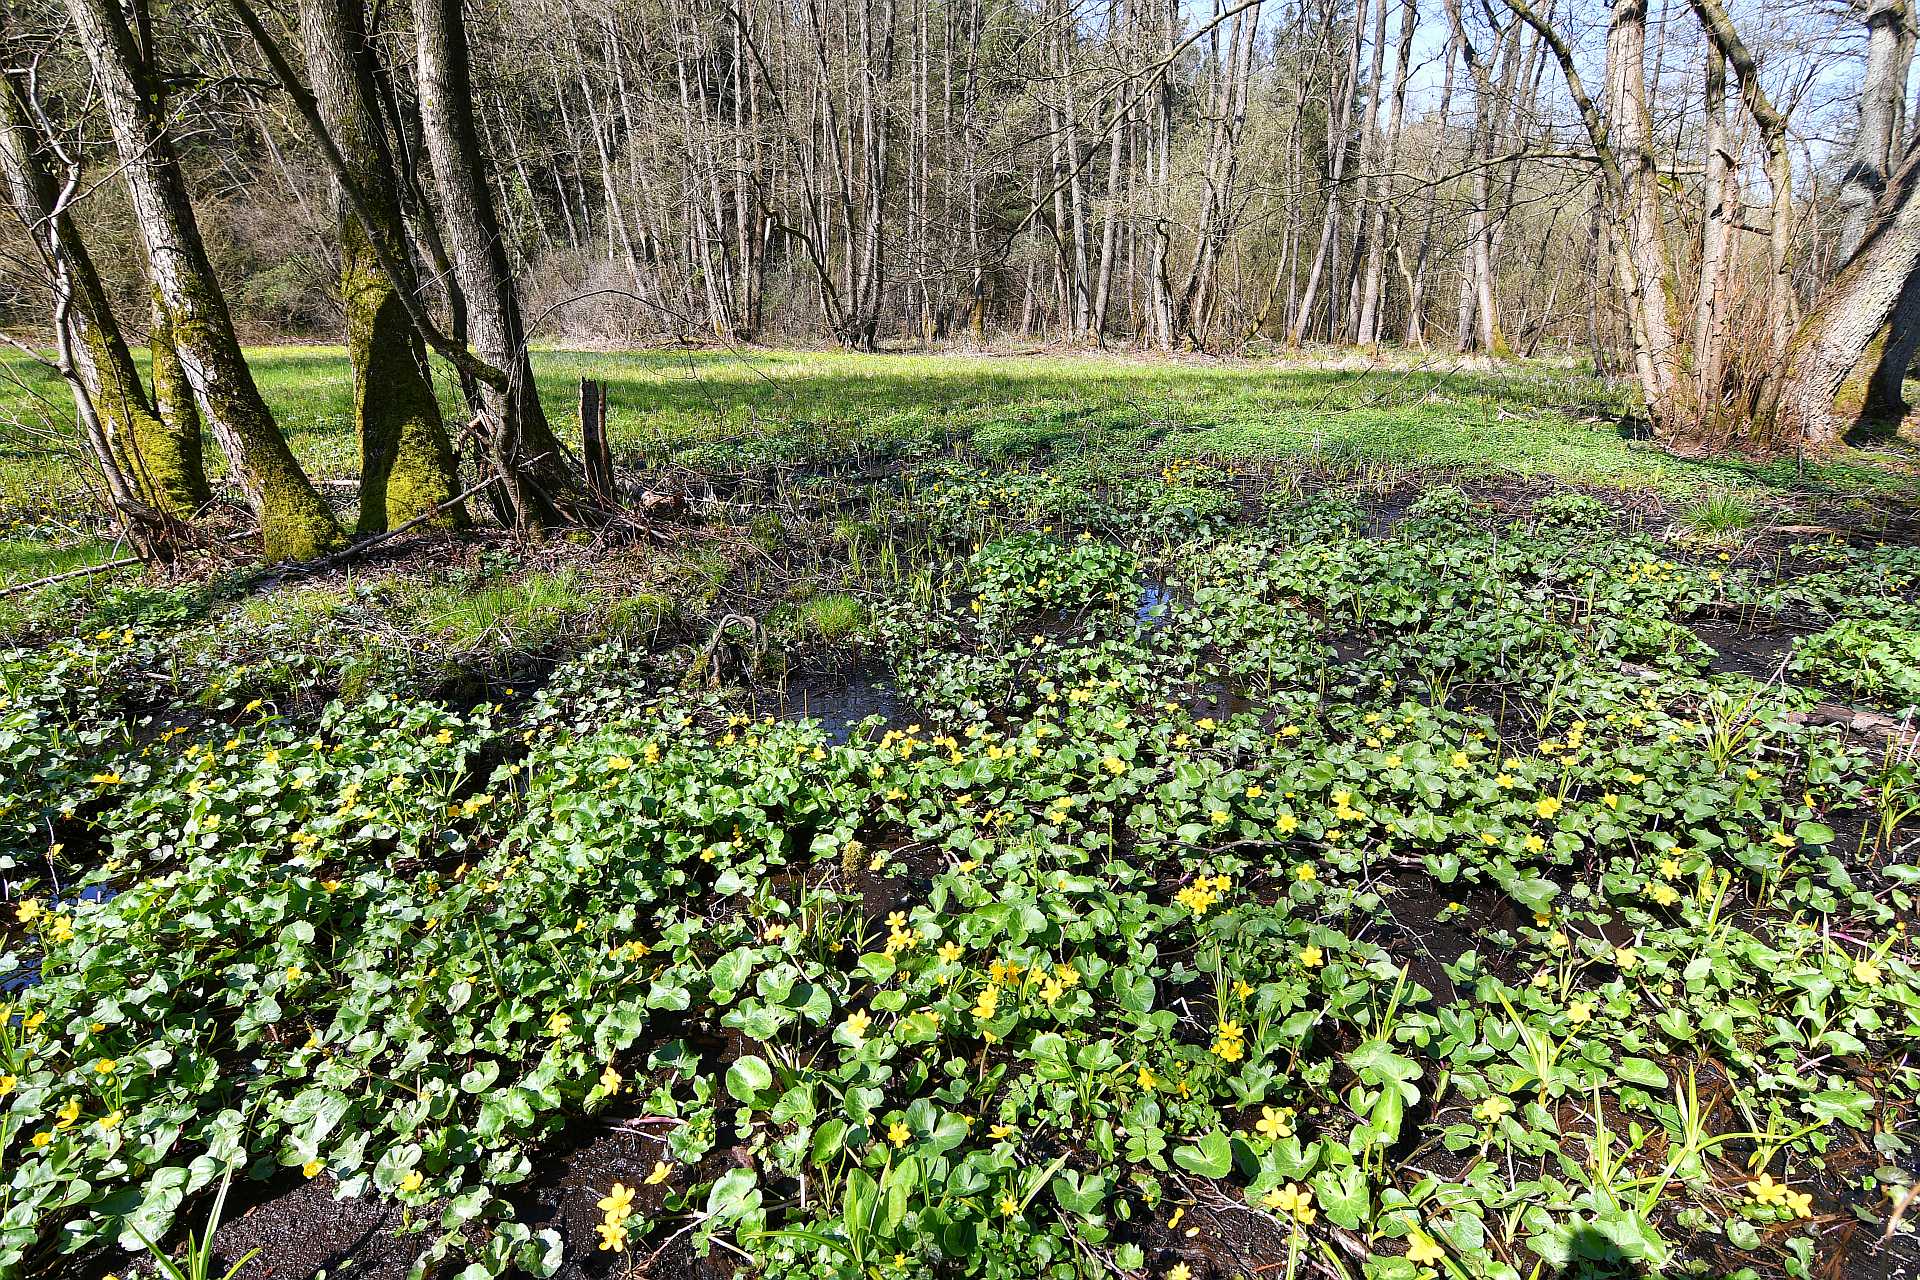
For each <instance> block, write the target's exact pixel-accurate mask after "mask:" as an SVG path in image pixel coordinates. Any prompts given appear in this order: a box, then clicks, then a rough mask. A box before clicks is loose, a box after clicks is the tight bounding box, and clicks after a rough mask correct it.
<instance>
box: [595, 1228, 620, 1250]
mask: <svg viewBox="0 0 1920 1280" xmlns="http://www.w3.org/2000/svg"><path fill="white" fill-rule="evenodd" d="M594 1230H595V1231H597V1232H599V1233H600V1247H601V1248H602V1249H603V1250H605V1249H611V1250H612V1251H613V1252H615V1253H625V1252H626V1249H627V1227H626V1224H625V1223H624V1222H603V1223H601V1224H600V1225H599V1226H597V1227H595V1228H594Z"/></svg>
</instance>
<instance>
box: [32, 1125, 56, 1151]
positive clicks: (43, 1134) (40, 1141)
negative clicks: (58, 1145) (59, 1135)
mask: <svg viewBox="0 0 1920 1280" xmlns="http://www.w3.org/2000/svg"><path fill="white" fill-rule="evenodd" d="M52 1141H53V1135H52V1134H50V1133H48V1132H47V1131H46V1130H45V1129H42V1130H41V1131H40V1132H38V1133H36V1134H34V1135H33V1145H34V1146H36V1147H44V1146H46V1145H47V1144H48V1143H50V1142H52Z"/></svg>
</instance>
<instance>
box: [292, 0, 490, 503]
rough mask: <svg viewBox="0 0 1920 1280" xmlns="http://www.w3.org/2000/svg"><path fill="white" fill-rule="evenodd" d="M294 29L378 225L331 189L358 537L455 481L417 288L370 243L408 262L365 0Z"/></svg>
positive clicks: (305, 19)
mask: <svg viewBox="0 0 1920 1280" xmlns="http://www.w3.org/2000/svg"><path fill="white" fill-rule="evenodd" d="M300 32H301V38H302V41H303V42H304V44H305V46H306V54H307V70H308V76H309V78H310V79H311V81H312V85H313V92H314V98H315V101H316V103H317V105H318V107H319V111H320V116H321V119H322V120H323V121H324V122H325V125H326V127H327V131H328V132H329V133H330V134H331V135H332V137H333V141H334V144H335V146H336V147H338V149H339V152H340V156H341V159H342V160H343V161H344V163H345V166H346V169H347V172H348V176H349V180H350V181H352V182H353V184H354V187H355V188H356V190H357V191H358V192H359V193H360V198H361V201H362V203H363V204H364V205H365V207H366V209H367V211H368V214H369V215H370V217H371V218H373V219H374V220H375V221H376V222H377V223H378V224H379V225H378V226H376V227H371V228H370V227H369V226H368V225H367V224H366V223H364V222H363V221H362V220H361V218H360V216H359V214H358V213H356V211H355V209H354V207H353V203H352V202H351V201H350V200H349V199H348V198H347V196H346V194H345V192H344V191H341V190H338V189H336V191H335V199H336V201H337V204H338V211H337V218H338V226H339V237H340V299H341V302H342V303H343V304H344V306H345V309H346V314H347V350H348V354H349V356H350V357H351V359H352V362H353V416H354V425H355V428H356V429H357V431H358V434H359V438H360V520H359V531H360V532H361V533H383V532H385V531H386V530H388V529H390V528H395V527H397V526H399V525H402V524H405V523H407V522H408V521H410V520H415V519H418V518H419V517H421V516H424V515H427V514H428V513H430V512H433V511H434V509H435V508H436V507H439V506H441V505H442V504H445V503H449V502H450V501H451V500H452V499H453V498H454V497H455V496H456V495H457V494H458V493H459V491H460V484H459V475H458V470H457V468H456V466H455V462H454V456H453V447H452V445H451V444H450V443H449V442H448V440H447V431H446V426H445V424H444V423H443V422H442V421H441V417H440V403H439V400H438V399H437V398H436V397H435V395H434V391H433V381H432V378H431V376H430V374H429V371H428V367H427V360H426V347H425V344H424V342H423V341H422V339H421V336H420V334H419V332H418V331H417V330H416V329H415V328H414V325H413V321H412V318H411V317H410V316H409V315H408V314H407V307H406V302H405V300H404V299H402V298H401V297H400V294H399V291H400V290H401V289H414V290H415V295H414V296H416V297H418V296H419V295H418V291H417V289H416V287H415V282H414V281H412V280H394V279H393V278H392V277H390V276H389V275H388V273H387V271H386V270H385V269H384V268H383V267H382V266H381V262H380V255H378V254H376V253H375V252H374V247H373V244H372V242H371V237H372V236H374V235H378V236H380V237H382V239H383V241H384V243H385V244H386V245H387V247H388V248H389V250H390V252H389V253H388V254H387V255H386V257H387V260H388V261H391V262H399V263H405V262H406V261H408V259H407V256H406V250H405V244H406V228H405V226H404V224H403V223H402V220H401V212H400V205H399V201H398V192H399V190H400V184H399V181H398V178H397V176H396V173H395V169H394V164H393V156H392V152H391V150H390V148H389V147H388V145H387V134H386V128H385V125H384V122H383V121H382V119H381V116H380V111H379V105H378V103H379V99H378V97H377V88H376V86H375V83H374V76H373V66H372V57H371V51H370V50H369V49H368V47H367V34H366V23H365V19H364V16H363V11H362V8H361V0H302V2H301V5H300ZM336 186H337V184H336ZM466 522H467V520H466V512H465V510H464V508H462V507H461V506H459V505H458V504H454V505H451V506H448V507H447V508H446V509H445V510H444V511H441V512H439V513H438V514H437V515H436V516H435V517H434V520H433V523H436V524H439V525H441V526H442V527H447V528H459V527H462V526H464V525H465V524H466Z"/></svg>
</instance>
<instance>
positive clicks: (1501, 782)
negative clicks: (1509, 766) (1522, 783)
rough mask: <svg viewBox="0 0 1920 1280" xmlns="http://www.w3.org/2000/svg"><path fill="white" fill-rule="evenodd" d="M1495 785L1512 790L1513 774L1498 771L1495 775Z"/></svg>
mask: <svg viewBox="0 0 1920 1280" xmlns="http://www.w3.org/2000/svg"><path fill="white" fill-rule="evenodd" d="M1493 785H1494V786H1496V787H1499V788H1500V789H1501V790H1503V791H1504V790H1510V789H1511V788H1512V787H1513V775H1512V774H1510V773H1497V774H1495V775H1494V777H1493Z"/></svg>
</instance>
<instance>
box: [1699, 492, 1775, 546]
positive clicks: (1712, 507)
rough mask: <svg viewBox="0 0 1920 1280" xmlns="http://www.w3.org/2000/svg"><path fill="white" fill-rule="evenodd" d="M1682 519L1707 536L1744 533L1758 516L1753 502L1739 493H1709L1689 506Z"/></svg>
mask: <svg viewBox="0 0 1920 1280" xmlns="http://www.w3.org/2000/svg"><path fill="white" fill-rule="evenodd" d="M1680 518H1681V521H1682V523H1684V524H1685V525H1686V526H1687V527H1688V528H1689V529H1691V530H1692V531H1693V532H1695V533H1697V534H1702V535H1706V536H1713V535H1726V534H1737V533H1742V532H1744V531H1746V530H1748V529H1751V528H1752V527H1753V524H1754V521H1755V520H1756V519H1757V518H1758V517H1757V515H1756V513H1755V512H1754V509H1753V504H1752V503H1750V502H1749V501H1747V499H1746V498H1744V497H1742V496H1741V495H1740V494H1738V493H1732V492H1721V493H1714V494H1709V495H1708V496H1706V497H1704V498H1702V499H1700V501H1698V502H1696V503H1694V504H1693V505H1692V506H1690V507H1688V508H1687V509H1686V511H1685V512H1683V513H1682V514H1681V517H1680Z"/></svg>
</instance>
